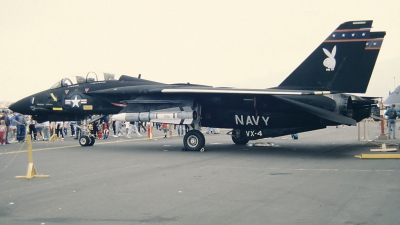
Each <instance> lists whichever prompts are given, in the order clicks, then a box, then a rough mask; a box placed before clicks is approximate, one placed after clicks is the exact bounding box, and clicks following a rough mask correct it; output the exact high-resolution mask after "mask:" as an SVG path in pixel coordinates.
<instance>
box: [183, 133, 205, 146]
mask: <svg viewBox="0 0 400 225" xmlns="http://www.w3.org/2000/svg"><path fill="white" fill-rule="evenodd" d="M205 144H206V140H205V138H204V135H203V133H201V132H200V131H198V130H190V131H189V132H187V133H186V134H185V136H184V137H183V145H184V146H185V150H186V151H201V150H202V149H204V146H205ZM203 151H204V150H203Z"/></svg>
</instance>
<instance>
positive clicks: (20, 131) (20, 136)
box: [14, 113, 26, 142]
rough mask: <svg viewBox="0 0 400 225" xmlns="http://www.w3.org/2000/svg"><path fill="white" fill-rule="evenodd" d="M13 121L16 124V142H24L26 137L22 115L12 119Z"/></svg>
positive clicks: (24, 121)
mask: <svg viewBox="0 0 400 225" xmlns="http://www.w3.org/2000/svg"><path fill="white" fill-rule="evenodd" d="M14 121H15V122H16V123H17V141H18V142H24V141H25V136H26V119H25V116H24V115H22V114H19V113H18V114H17V115H16V116H15V117H14Z"/></svg>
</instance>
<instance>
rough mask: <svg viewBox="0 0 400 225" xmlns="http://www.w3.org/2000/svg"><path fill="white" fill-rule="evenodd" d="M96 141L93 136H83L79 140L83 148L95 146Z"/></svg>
mask: <svg viewBox="0 0 400 225" xmlns="http://www.w3.org/2000/svg"><path fill="white" fill-rule="evenodd" d="M95 141H96V138H94V137H93V136H86V135H82V136H81V137H80V138H79V144H80V145H81V146H82V147H86V146H93V145H94V142H95Z"/></svg>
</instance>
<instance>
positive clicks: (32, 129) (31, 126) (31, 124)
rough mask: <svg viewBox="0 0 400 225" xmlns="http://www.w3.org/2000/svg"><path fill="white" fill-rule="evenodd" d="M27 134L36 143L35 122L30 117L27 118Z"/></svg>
mask: <svg viewBox="0 0 400 225" xmlns="http://www.w3.org/2000/svg"><path fill="white" fill-rule="evenodd" d="M29 134H30V135H31V139H32V138H33V140H34V141H36V139H37V138H36V135H37V131H36V121H35V120H33V119H32V117H30V118H29Z"/></svg>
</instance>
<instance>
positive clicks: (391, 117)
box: [385, 104, 398, 139]
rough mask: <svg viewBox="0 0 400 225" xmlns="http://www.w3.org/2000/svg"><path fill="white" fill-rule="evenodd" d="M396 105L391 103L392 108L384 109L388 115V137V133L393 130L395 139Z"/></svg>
mask: <svg viewBox="0 0 400 225" xmlns="http://www.w3.org/2000/svg"><path fill="white" fill-rule="evenodd" d="M395 107H396V105H395V104H393V105H392V108H390V109H388V110H386V112H385V116H387V117H388V136H389V139H390V133H391V131H393V139H396V119H397V116H398V113H397V110H396V109H395Z"/></svg>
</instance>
